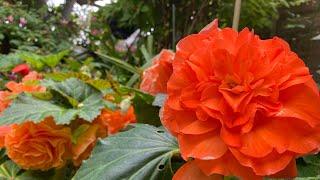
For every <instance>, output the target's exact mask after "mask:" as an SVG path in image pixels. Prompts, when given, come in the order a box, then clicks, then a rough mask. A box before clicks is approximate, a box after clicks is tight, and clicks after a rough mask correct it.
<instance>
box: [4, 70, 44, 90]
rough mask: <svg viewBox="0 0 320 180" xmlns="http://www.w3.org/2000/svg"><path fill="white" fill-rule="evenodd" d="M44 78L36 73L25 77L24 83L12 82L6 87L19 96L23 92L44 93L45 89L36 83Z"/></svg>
mask: <svg viewBox="0 0 320 180" xmlns="http://www.w3.org/2000/svg"><path fill="white" fill-rule="evenodd" d="M41 78H42V77H41V75H40V74H38V73H37V72H35V71H32V72H30V73H29V74H28V75H26V76H25V77H23V79H22V82H20V83H17V82H14V81H10V82H8V83H7V84H6V87H7V88H8V89H9V90H10V91H12V92H13V93H16V94H19V93H22V92H44V91H46V88H45V87H42V86H40V85H37V83H35V82H34V81H37V80H40V79H41Z"/></svg>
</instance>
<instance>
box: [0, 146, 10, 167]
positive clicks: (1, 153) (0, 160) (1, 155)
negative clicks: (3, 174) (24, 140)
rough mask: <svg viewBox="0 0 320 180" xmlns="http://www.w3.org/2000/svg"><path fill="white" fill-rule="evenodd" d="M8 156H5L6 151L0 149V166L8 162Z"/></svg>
mask: <svg viewBox="0 0 320 180" xmlns="http://www.w3.org/2000/svg"><path fill="white" fill-rule="evenodd" d="M8 159H9V158H8V156H7V154H6V150H5V149H3V148H2V149H0V165H1V164H2V163H4V162H6V161H7V160H8Z"/></svg>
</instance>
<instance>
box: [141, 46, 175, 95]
mask: <svg viewBox="0 0 320 180" xmlns="http://www.w3.org/2000/svg"><path fill="white" fill-rule="evenodd" d="M173 57H174V53H173V52H172V51H170V50H167V49H164V50H162V51H161V52H160V53H159V54H158V55H157V56H155V57H154V58H153V60H152V61H153V62H152V66H150V67H149V68H148V69H146V70H145V71H144V72H143V76H142V82H141V84H140V89H141V90H142V91H144V92H147V93H150V94H152V95H156V94H157V93H166V92H167V82H168V80H169V78H170V76H171V74H172V60H173Z"/></svg>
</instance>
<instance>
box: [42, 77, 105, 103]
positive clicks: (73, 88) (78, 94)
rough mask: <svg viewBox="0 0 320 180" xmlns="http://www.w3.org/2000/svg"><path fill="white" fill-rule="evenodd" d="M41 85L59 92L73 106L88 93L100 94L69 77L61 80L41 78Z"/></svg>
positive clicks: (88, 94) (87, 95) (86, 96)
mask: <svg viewBox="0 0 320 180" xmlns="http://www.w3.org/2000/svg"><path fill="white" fill-rule="evenodd" d="M41 84H42V85H43V86H45V87H47V88H49V89H52V90H54V91H56V92H58V93H60V94H61V95H62V96H63V97H65V98H67V99H68V100H69V102H70V103H71V104H72V105H73V106H74V107H75V106H78V105H79V103H80V102H82V101H84V100H85V99H86V98H88V97H89V96H90V95H93V94H100V92H98V91H97V90H96V89H94V88H92V87H91V86H89V85H88V84H86V83H84V82H83V81H81V80H79V79H76V78H69V79H67V80H65V81H63V82H55V81H52V80H43V81H42V83H41Z"/></svg>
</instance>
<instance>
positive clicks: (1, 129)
mask: <svg viewBox="0 0 320 180" xmlns="http://www.w3.org/2000/svg"><path fill="white" fill-rule="evenodd" d="M10 131H11V126H0V149H1V148H3V147H4V139H5V136H6V135H7V134H8V133H10Z"/></svg>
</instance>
